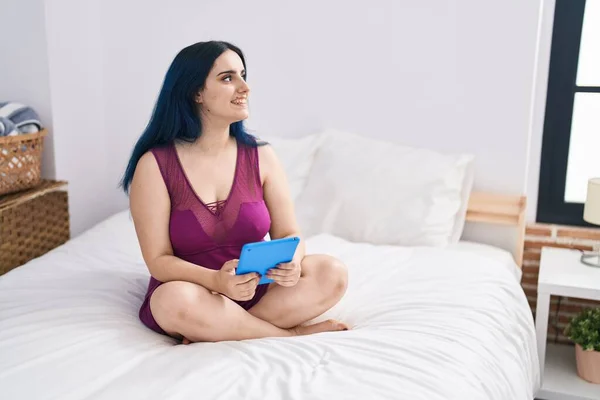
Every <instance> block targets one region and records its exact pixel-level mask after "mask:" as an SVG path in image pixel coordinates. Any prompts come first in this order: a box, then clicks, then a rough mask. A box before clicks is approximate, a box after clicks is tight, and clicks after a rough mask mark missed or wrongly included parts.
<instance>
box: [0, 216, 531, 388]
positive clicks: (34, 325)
mask: <svg viewBox="0 0 600 400" xmlns="http://www.w3.org/2000/svg"><path fill="white" fill-rule="evenodd" d="M469 246H471V245H470V244H466V245H464V244H461V245H458V246H456V248H447V249H432V248H401V247H392V246H383V247H376V246H372V245H368V244H353V243H349V242H346V241H344V240H341V239H339V238H336V237H333V236H329V235H319V236H315V237H312V238H310V239H308V240H307V249H308V252H309V253H319V252H325V253H328V254H331V255H334V256H336V257H339V258H340V259H342V260H343V261H344V262H345V263H346V264H347V265H348V267H349V271H350V282H349V288H348V291H347V293H346V296H345V297H344V298H343V299H342V301H341V302H340V303H339V304H338V305H336V306H335V307H334V308H333V309H331V310H330V311H328V312H327V313H326V314H324V315H323V316H321V317H319V318H317V319H316V320H322V319H324V318H327V317H334V318H338V319H341V320H343V321H346V322H347V323H349V324H350V325H352V326H353V329H352V330H350V331H347V332H336V333H323V334H318V335H312V336H304V337H295V338H269V339H260V340H249V341H243V342H222V343H195V344H192V345H189V346H181V345H179V346H174V345H173V344H174V343H175V341H174V340H173V339H171V338H168V337H165V336H162V335H159V334H156V333H154V332H152V331H150V330H149V329H147V328H145V327H144V326H143V325H142V324H141V322H140V321H139V320H138V316H137V313H138V308H139V305H140V304H141V302H142V298H143V295H144V292H145V289H146V284H147V279H148V272H147V270H146V269H145V266H144V264H143V262H142V259H141V255H140V253H139V249H138V245H137V241H136V238H135V232H134V230H133V225H132V224H131V221H130V220H129V216H128V214H127V213H125V212H124V213H119V214H117V215H115V216H113V217H111V218H109V219H108V220H106V221H104V222H103V223H101V224H100V225H98V226H96V227H95V228H93V229H92V230H90V231H88V232H86V233H85V234H84V235H82V236H80V237H78V238H76V239H74V240H72V241H71V242H69V243H67V244H66V245H64V246H62V247H60V248H58V249H56V250H54V251H52V252H50V253H48V254H47V255H45V256H43V257H41V258H39V259H37V260H33V261H31V262H30V263H28V264H26V265H25V266H23V267H20V268H17V269H15V270H13V271H11V272H10V273H8V274H6V275H5V276H3V277H1V278H0V399H11V400H12V399H36V400H37V399H60V400H69V399H111V400H112V399H144V400H149V399H199V398H202V399H242V398H248V399H325V398H329V397H331V398H334V399H338V398H340V399H341V398H344V399H427V400H436V399H440V400H441V399H444V400H448V399H460V400H466V399H469V400H477V399H486V400H493V399H497V400H520V399H528V400H530V399H532V398H533V395H534V393H535V392H536V391H537V389H538V388H539V370H538V358H537V353H536V346H535V332H534V326H533V319H532V315H531V312H530V310H529V306H528V304H527V301H526V298H525V295H524V294H523V292H522V290H521V289H520V286H519V284H518V280H517V279H515V271H514V269H515V267H514V264H511V262H510V258H509V259H508V260H509V261H508V262H506V256H505V255H506V253H503V252H502V251H495V250H493V249H491V248H490V250H492V253H494V254H496V255H497V256H498V257H493V256H489V254H490V253H487V254H488V255H486V254H485V250H484V252H483V253H482V252H481V251H469V250H468V249H469ZM475 247H476V248H477V249H479V250H481V249H482V247H480V246H478V245H475ZM471 248H473V247H471ZM502 254H504V255H502ZM503 259H504V261H505V262H503V261H502V260H503Z"/></svg>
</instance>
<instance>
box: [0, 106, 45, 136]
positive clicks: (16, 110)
mask: <svg viewBox="0 0 600 400" xmlns="http://www.w3.org/2000/svg"><path fill="white" fill-rule="evenodd" d="M0 118H6V119H8V120H9V121H11V122H12V123H13V124H14V126H15V127H16V130H17V133H35V132H39V131H40V130H42V128H43V126H42V123H41V122H40V118H39V116H38V115H37V113H36V112H35V111H34V110H33V109H32V108H31V107H28V106H26V105H24V104H21V103H15V102H4V103H0ZM0 136H8V134H4V135H2V133H0Z"/></svg>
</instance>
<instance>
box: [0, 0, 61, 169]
mask: <svg viewBox="0 0 600 400" xmlns="http://www.w3.org/2000/svg"><path fill="white" fill-rule="evenodd" d="M0 15H1V18H0V102H3V101H16V102H18V103H22V104H26V105H28V106H30V107H32V108H33V109H34V110H35V111H36V112H37V113H38V115H39V117H40V120H41V122H42V124H44V126H45V127H46V128H47V129H48V136H46V139H45V140H44V146H45V150H44V153H43V157H42V176H44V177H48V178H54V176H55V171H54V135H53V129H52V127H53V120H52V107H51V104H50V84H49V78H50V77H49V74H48V53H47V48H46V31H45V25H46V23H45V18H44V0H2V4H1V5H0Z"/></svg>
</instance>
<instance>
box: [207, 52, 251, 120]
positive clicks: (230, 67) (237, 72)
mask: <svg viewBox="0 0 600 400" xmlns="http://www.w3.org/2000/svg"><path fill="white" fill-rule="evenodd" d="M245 79H246V71H245V70H244V64H243V63H242V59H241V58H240V57H239V56H238V55H237V54H236V53H235V52H234V51H231V50H226V51H225V52H224V53H223V54H221V55H220V56H219V57H218V58H217V59H216V60H215V63H214V65H213V67H212V69H211V71H210V73H209V74H208V76H207V77H206V83H205V84H204V88H203V89H202V90H201V91H200V92H198V94H197V95H196V102H197V103H199V104H200V112H201V114H203V115H204V116H205V117H208V118H211V119H214V118H218V119H223V120H225V121H226V122H228V123H233V122H237V121H241V120H244V119H246V118H248V103H247V101H248V94H249V93H250V88H249V86H248V84H247V83H246V80H245Z"/></svg>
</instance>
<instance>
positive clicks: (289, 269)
mask: <svg viewBox="0 0 600 400" xmlns="http://www.w3.org/2000/svg"><path fill="white" fill-rule="evenodd" d="M301 273H302V268H301V266H300V261H297V260H296V259H294V260H292V261H291V262H289V263H281V264H278V265H277V267H276V268H272V269H270V270H269V271H268V272H267V278H269V279H273V280H274V281H275V283H277V284H279V285H281V286H286V287H292V286H294V285H295V284H297V283H298V280H300V275H301Z"/></svg>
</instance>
